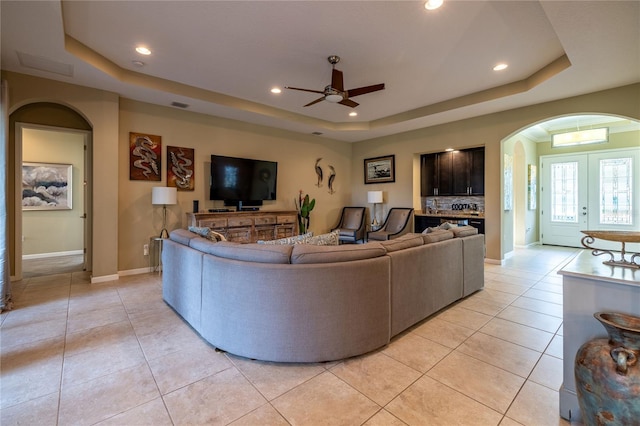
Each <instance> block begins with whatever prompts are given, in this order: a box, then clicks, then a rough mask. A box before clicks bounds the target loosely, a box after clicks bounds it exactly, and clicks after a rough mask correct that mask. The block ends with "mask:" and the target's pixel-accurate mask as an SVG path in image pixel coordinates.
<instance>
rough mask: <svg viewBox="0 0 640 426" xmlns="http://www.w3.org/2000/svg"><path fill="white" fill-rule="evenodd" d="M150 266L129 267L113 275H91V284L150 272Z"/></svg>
mask: <svg viewBox="0 0 640 426" xmlns="http://www.w3.org/2000/svg"><path fill="white" fill-rule="evenodd" d="M149 271H150V270H149V268H137V269H128V270H126V271H118V273H117V274H113V275H103V276H101V277H91V284H95V283H103V282H106V281H115V280H117V279H119V278H120V277H126V276H128V275H140V274H148V273H149Z"/></svg>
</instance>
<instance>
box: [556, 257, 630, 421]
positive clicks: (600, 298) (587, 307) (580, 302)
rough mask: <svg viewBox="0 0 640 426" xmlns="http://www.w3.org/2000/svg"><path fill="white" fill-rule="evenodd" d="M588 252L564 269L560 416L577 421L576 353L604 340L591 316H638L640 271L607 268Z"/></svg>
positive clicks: (602, 328) (578, 415)
mask: <svg viewBox="0 0 640 426" xmlns="http://www.w3.org/2000/svg"><path fill="white" fill-rule="evenodd" d="M603 260H606V259H603V258H602V257H596V256H593V255H592V254H591V251H590V250H584V251H582V252H581V253H580V254H579V255H578V256H576V257H575V258H574V259H573V260H572V261H571V262H569V263H568V264H567V265H566V266H564V267H563V268H562V269H561V270H560V271H559V274H560V275H562V287H563V339H562V342H563V379H564V381H563V383H562V387H561V388H560V416H562V417H563V418H565V419H567V420H571V421H580V420H581V417H582V416H581V414H580V407H579V405H578V398H577V395H576V382H575V378H574V373H573V368H574V362H575V358H576V352H578V349H580V346H582V344H583V343H585V342H587V341H589V340H591V339H593V338H596V337H602V338H604V337H607V332H606V330H605V329H604V327H603V326H602V324H600V323H599V322H598V320H596V319H595V318H594V317H593V314H594V313H596V312H602V311H607V312H622V313H626V314H630V315H634V316H640V269H630V268H623V267H620V266H608V265H604V264H603V263H602V261H603Z"/></svg>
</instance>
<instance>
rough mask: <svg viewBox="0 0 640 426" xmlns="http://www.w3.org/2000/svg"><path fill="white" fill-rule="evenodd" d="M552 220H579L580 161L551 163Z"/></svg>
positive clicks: (573, 221)
mask: <svg viewBox="0 0 640 426" xmlns="http://www.w3.org/2000/svg"><path fill="white" fill-rule="evenodd" d="M551 221H552V222H570V223H577V222H578V163H577V162H575V161H572V162H567V163H553V164H551Z"/></svg>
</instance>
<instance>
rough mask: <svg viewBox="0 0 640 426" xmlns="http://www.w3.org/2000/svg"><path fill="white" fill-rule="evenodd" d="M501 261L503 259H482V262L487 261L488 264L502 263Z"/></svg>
mask: <svg viewBox="0 0 640 426" xmlns="http://www.w3.org/2000/svg"><path fill="white" fill-rule="evenodd" d="M502 262H503V261H502V260H500V259H489V258H486V257H485V259H484V263H488V264H490V265H502Z"/></svg>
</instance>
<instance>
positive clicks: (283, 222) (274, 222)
mask: <svg viewBox="0 0 640 426" xmlns="http://www.w3.org/2000/svg"><path fill="white" fill-rule="evenodd" d="M187 226H200V227H208V228H211V229H212V230H214V231H216V232H219V233H221V234H222V235H224V236H225V238H226V239H227V240H228V241H236V242H241V243H253V242H256V241H258V240H275V239H278V238H284V237H291V236H293V235H297V234H298V212H296V211H295V210H294V211H286V210H273V211H239V212H238V211H233V212H215V213H187Z"/></svg>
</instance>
